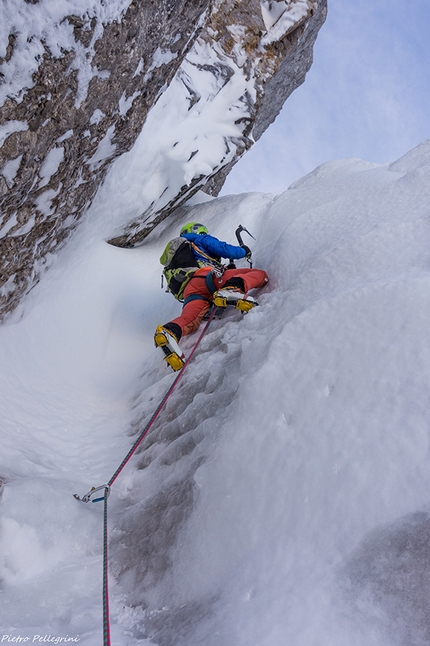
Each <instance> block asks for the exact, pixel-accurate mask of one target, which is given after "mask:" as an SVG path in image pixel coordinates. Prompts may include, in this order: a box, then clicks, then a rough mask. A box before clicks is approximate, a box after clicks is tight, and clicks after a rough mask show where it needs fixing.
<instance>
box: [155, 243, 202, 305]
mask: <svg viewBox="0 0 430 646" xmlns="http://www.w3.org/2000/svg"><path fill="white" fill-rule="evenodd" d="M160 262H161V264H162V265H164V269H163V276H164V277H165V278H166V281H167V291H169V292H171V293H172V294H173V296H174V297H175V298H176V299H177V300H178V301H182V300H183V294H184V289H185V287H186V286H187V285H188V283H189V281H190V280H191V278H192V277H193V276H194V274H195V273H196V271H197V269H198V268H199V267H201V266H203V263H200V262H199V261H198V260H197V258H196V257H195V255H194V252H193V245H192V243H191V242H189V241H188V240H185V239H184V238H173V240H170V242H168V243H167V245H166V248H165V249H164V251H163V253H162V255H161V258H160Z"/></svg>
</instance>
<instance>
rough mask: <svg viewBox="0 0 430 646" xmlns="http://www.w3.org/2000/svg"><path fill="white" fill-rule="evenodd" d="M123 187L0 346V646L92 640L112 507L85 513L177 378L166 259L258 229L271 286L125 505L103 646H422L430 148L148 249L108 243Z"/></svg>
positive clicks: (148, 460) (224, 336)
mask: <svg viewBox="0 0 430 646" xmlns="http://www.w3.org/2000/svg"><path fill="white" fill-rule="evenodd" d="M115 168H116V169H117V170H115ZM116 173H117V175H116ZM122 173H123V168H122V165H121V163H120V162H119V163H118V162H117V163H116V164H115V167H114V169H113V171H112V172H111V173H109V175H108V178H107V181H106V183H105V186H104V188H103V190H102V191H100V192H99V194H98V197H97V200H96V203H95V204H94V206H93V208H92V211H91V213H89V214H88V219H87V221H86V223H85V224H84V225H83V226H82V228H81V229H80V231H79V232H78V233H77V234H76V236H75V238H74V240H73V241H72V242H71V243H70V244H69V246H68V247H67V248H66V249H65V250H64V251H63V252H62V254H61V255H60V256H59V257H58V258H57V259H56V261H55V264H54V265H53V266H52V267H51V269H50V271H49V272H48V273H47V274H46V275H45V277H44V278H43V280H42V281H41V283H40V284H39V285H38V286H37V287H36V288H35V289H34V290H33V291H32V292H31V293H30V294H29V296H28V297H27V299H26V300H25V301H24V302H23V303H22V305H21V307H20V308H19V311H17V312H16V314H15V315H14V317H13V318H12V319H10V320H9V321H8V322H7V323H6V324H5V325H3V327H2V328H0V352H1V358H2V360H1V368H0V382H1V389H0V390H1V401H0V410H1V419H2V428H1V433H0V446H1V451H0V478H1V479H2V480H4V483H5V484H4V487H3V489H2V492H1V502H0V581H1V604H0V627H1V631H0V640H1V639H2V634H3V635H8V636H9V638H10V639H11V638H12V637H17V636H21V637H27V636H28V637H29V638H30V641H31V640H33V639H34V636H35V635H39V636H44V635H48V636H52V637H53V638H54V637H58V638H59V637H64V638H70V639H72V638H73V639H79V643H81V644H85V645H88V646H93V645H94V646H95V645H96V644H100V643H101V641H102V598H101V582H102V552H101V550H102V507H101V505H100V504H87V505H85V504H83V503H79V502H78V501H76V500H75V499H74V498H73V496H72V494H73V493H74V492H77V493H79V494H80V495H82V494H83V493H86V492H87V491H88V490H89V489H90V487H91V486H99V485H101V484H103V483H104V482H106V481H107V480H108V479H109V478H110V477H111V475H112V474H113V472H114V471H115V469H116V468H117V466H118V465H119V463H120V462H121V460H122V459H123V457H124V456H125V454H126V453H127V451H128V449H129V447H130V446H131V444H132V442H133V441H134V439H135V437H136V436H137V434H138V432H139V431H140V430H141V429H142V428H143V427H144V426H145V423H146V422H147V421H148V420H149V419H150V417H151V415H152V413H153V411H154V409H155V407H156V406H157V404H158V402H159V401H160V399H161V398H162V396H163V395H164V394H165V392H166V391H167V389H168V388H169V386H170V384H171V383H172V380H173V379H174V375H173V374H172V373H171V372H169V369H168V368H167V367H166V365H165V363H164V362H163V360H162V356H161V354H158V351H157V350H156V349H155V348H154V347H153V341H152V335H153V332H154V329H155V327H156V325H157V324H158V323H164V322H165V321H167V320H169V319H170V318H173V317H174V316H176V315H177V313H178V311H179V304H178V303H177V302H176V301H175V300H174V299H173V298H172V297H171V296H170V295H167V294H165V293H164V292H163V291H162V290H161V289H160V265H159V264H158V257H159V255H160V254H161V251H162V250H163V248H164V245H165V243H166V242H167V240H168V239H169V238H171V237H173V236H174V235H177V231H178V229H179V228H180V226H181V225H182V224H183V223H184V222H186V221H192V220H197V221H201V222H204V223H205V224H206V225H207V226H208V227H209V229H210V231H211V232H212V233H213V234H214V235H216V236H218V237H221V238H223V239H226V240H227V241H229V242H233V241H234V230H235V228H236V226H237V225H238V224H239V223H240V224H242V225H243V226H246V227H247V228H248V229H249V230H250V231H251V233H253V235H254V236H255V237H256V239H257V241H256V242H255V243H253V244H254V263H255V266H258V267H261V268H263V269H265V270H266V271H267V272H268V273H269V275H270V283H269V285H268V286H267V287H266V288H265V289H264V290H263V292H262V293H260V296H259V301H260V307H258V308H256V309H254V310H252V311H251V312H250V313H249V314H247V315H246V316H243V317H242V316H241V315H240V314H239V313H238V312H236V311H233V312H227V313H226V314H225V315H224V317H223V319H221V320H219V321H218V320H216V321H213V322H212V323H211V325H210V328H209V330H208V332H207V334H206V335H205V337H204V338H203V341H202V343H201V346H200V348H199V350H198V352H197V354H196V355H195V357H194V358H193V360H192V362H191V363H190V365H189V367H188V368H187V371H186V372H185V373H184V376H183V378H182V380H181V382H180V385H179V386H178V388H177V390H176V391H175V393H174V394H173V395H172V397H171V398H170V400H169V402H168V404H167V406H166V409H165V410H164V412H163V414H162V416H161V417H160V419H159V420H158V421H157V422H156V424H155V425H154V427H153V428H152V430H151V431H150V433H149V435H148V437H147V438H146V439H145V441H144V443H143V445H142V447H141V448H140V449H139V450H138V452H137V454H136V455H135V456H134V457H133V459H132V461H131V463H130V464H129V465H127V467H126V468H125V469H124V471H123V473H122V474H121V475H120V476H119V478H118V479H117V481H116V482H115V484H114V486H113V488H112V493H111V496H110V499H109V532H110V572H111V577H110V586H111V621H112V641H113V643H114V644H116V645H124V646H125V645H127V646H133V645H135V644H141V645H143V644H159V645H160V646H170V645H172V644H175V646H182V645H184V646H185V644H186V645H187V646H200V645H201V644H205V646H225V645H226V644H228V645H229V646H230V645H231V646H250V645H252V646H285V645H286V644H288V646H345V644H348V646H386V645H387V644H390V645H394V646H397V645H399V646H400V645H401V646H406V645H408V646H411V645H413V646H424V645H425V644H428V643H429V640H430V621H429V618H428V617H429V614H428V598H429V590H430V574H429V568H428V563H429V562H430V540H429V535H430V534H429V530H430V514H429V503H428V491H429V489H430V460H429V417H430V413H429V404H430V398H429V388H428V380H429V374H430V347H429V343H428V338H427V335H428V320H429V317H430V273H429V270H430V244H429V243H430V220H429V207H428V204H429V197H430V195H429V194H430V182H429V174H430V142H425V143H423V144H422V145H421V146H419V147H418V148H416V149H414V150H413V151H411V152H410V153H408V154H407V155H405V156H404V157H403V158H401V159H400V160H398V161H396V162H394V163H393V164H389V165H384V166H378V165H375V164H371V163H367V162H363V161H360V160H357V159H352V160H342V161H336V162H330V163H327V164H324V165H322V166H320V167H318V168H317V169H315V171H313V172H312V173H310V174H309V175H307V176H306V177H304V178H303V179H301V180H300V181H298V182H296V183H295V184H294V185H293V186H291V187H290V189H289V190H288V191H286V192H285V193H283V194H282V195H279V196H272V195H264V194H246V195H238V196H227V197H223V198H219V199H216V200H210V201H206V202H204V203H201V204H194V205H193V206H190V207H189V209H188V210H187V212H186V213H179V214H178V215H177V216H175V217H174V218H172V219H171V220H170V221H168V222H165V223H163V225H161V226H160V227H158V228H157V230H155V231H154V232H153V233H152V234H151V236H150V237H149V238H148V239H147V241H146V243H145V244H144V245H142V246H141V247H139V248H135V249H119V248H116V247H113V246H110V245H107V244H106V243H105V242H104V241H103V238H104V237H108V236H109V235H110V233H111V230H112V227H113V226H114V221H115V218H116V217H117V218H118V219H120V218H121V201H122V197H123V193H122V191H121V190H120V186H121V184H120V182H121V177H122ZM128 190H129V191H134V192H135V194H136V195H138V194H139V192H140V191H141V187H140V185H139V182H138V180H137V179H136V181H135V183H134V184H133V183H129V185H128ZM132 199H133V195H131V196H130V200H132ZM136 199H137V198H136ZM195 338H196V337H194V338H186V339H184V341H183V344H182V345H183V347H184V349H185V351H186V352H189V351H190V349H191V347H192V344H193V342H194V341H195ZM6 641H7V639H6Z"/></svg>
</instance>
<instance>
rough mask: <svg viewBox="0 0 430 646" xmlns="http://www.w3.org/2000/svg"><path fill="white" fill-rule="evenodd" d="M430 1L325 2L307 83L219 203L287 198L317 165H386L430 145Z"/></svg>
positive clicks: (230, 182)
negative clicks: (231, 198) (354, 161)
mask: <svg viewBox="0 0 430 646" xmlns="http://www.w3.org/2000/svg"><path fill="white" fill-rule="evenodd" d="M429 33H430V0H328V16H327V20H326V22H325V24H324V25H323V27H322V29H321V30H320V32H319V35H318V39H317V42H316V45H315V48H314V62H313V65H312V67H311V69H310V71H309V72H308V75H307V77H306V80H305V82H304V84H303V85H301V86H300V87H299V88H298V89H297V90H296V91H295V92H293V94H292V95H291V96H290V98H289V99H287V102H286V103H285V106H284V108H283V110H282V112H281V113H280V115H279V116H278V118H277V119H276V121H275V123H274V124H273V125H272V126H271V127H270V128H268V130H266V132H265V133H264V134H263V136H262V138H261V139H260V141H259V142H257V143H256V144H255V145H254V147H253V148H252V149H251V150H250V151H248V152H247V153H246V154H245V156H244V157H243V158H242V159H241V161H240V162H238V164H237V165H236V167H235V168H234V169H233V171H232V172H231V174H230V176H229V177H228V179H227V181H226V184H225V186H224V188H223V191H222V194H223V195H226V194H229V193H242V192H248V191H261V192H264V193H280V192H282V191H284V190H286V189H287V188H288V186H289V185H290V184H291V182H293V181H294V180H296V179H299V178H300V177H302V176H303V175H305V174H306V173H308V172H310V171H311V170H313V169H314V168H315V167H316V166H318V165H319V164H322V163H324V162H326V161H330V160H333V159H344V158H351V157H358V158H360V159H363V160H366V161H371V162H376V163H387V162H391V161H394V160H395V159H397V158H398V157H400V156H401V155H403V154H404V153H406V152H407V151H408V150H410V149H411V148H413V147H414V146H416V145H417V144H419V143H421V142H422V141H424V140H425V139H427V138H429V137H430V36H429Z"/></svg>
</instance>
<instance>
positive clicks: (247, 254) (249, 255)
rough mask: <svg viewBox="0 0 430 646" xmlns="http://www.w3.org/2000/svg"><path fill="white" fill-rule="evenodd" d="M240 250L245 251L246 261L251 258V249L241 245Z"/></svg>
mask: <svg viewBox="0 0 430 646" xmlns="http://www.w3.org/2000/svg"><path fill="white" fill-rule="evenodd" d="M242 249H245V251H246V255H245V258H246V259H248V258H251V256H252V251H251V249H250V248H249V247H247V246H246V244H243V245H242Z"/></svg>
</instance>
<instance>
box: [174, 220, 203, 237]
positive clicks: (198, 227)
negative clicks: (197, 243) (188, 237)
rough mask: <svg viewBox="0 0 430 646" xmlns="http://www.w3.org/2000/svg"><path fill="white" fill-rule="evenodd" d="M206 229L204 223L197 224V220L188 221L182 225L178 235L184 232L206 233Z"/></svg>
mask: <svg viewBox="0 0 430 646" xmlns="http://www.w3.org/2000/svg"><path fill="white" fill-rule="evenodd" d="M207 232H208V230H207V228H206V227H205V226H204V224H199V223H198V222H189V223H188V224H186V225H185V226H183V227H182V229H181V232H180V234H179V235H180V236H181V235H183V234H184V233H207Z"/></svg>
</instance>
